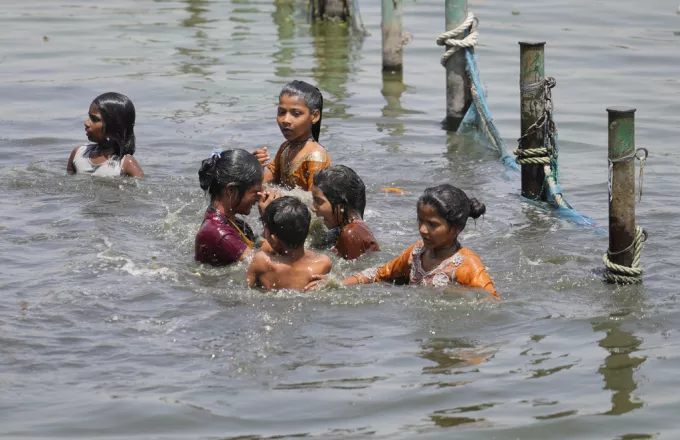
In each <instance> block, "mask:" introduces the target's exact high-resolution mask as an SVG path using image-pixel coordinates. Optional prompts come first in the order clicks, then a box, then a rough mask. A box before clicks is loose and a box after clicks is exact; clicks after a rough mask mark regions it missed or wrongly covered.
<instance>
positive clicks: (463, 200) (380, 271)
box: [343, 184, 498, 298]
mask: <svg viewBox="0 0 680 440" xmlns="http://www.w3.org/2000/svg"><path fill="white" fill-rule="evenodd" d="M485 212H486V206H484V204H483V203H481V202H479V201H478V200H477V199H474V198H473V199H470V198H468V196H467V195H466V194H465V193H464V192H463V191H462V190H460V189H459V188H456V187H454V186H451V185H448V184H444V185H439V186H435V187H432V188H427V189H426V190H425V193H424V194H423V195H422V196H421V197H420V199H419V200H418V230H419V232H420V236H421V238H422V240H420V241H418V242H416V243H415V244H414V245H412V246H411V247H409V248H408V249H406V250H405V251H404V252H403V253H402V254H401V255H399V256H398V257H397V258H395V259H394V260H392V261H391V262H389V263H387V264H385V265H384V266H381V267H378V268H374V269H368V270H365V271H363V272H360V273H357V274H354V275H352V276H351V277H349V278H346V279H345V280H344V281H343V284H345V285H350V284H368V283H373V282H378V281H403V282H406V283H409V284H417V285H423V286H446V285H449V284H454V283H458V284H462V285H465V286H470V287H480V288H482V289H484V290H486V291H487V292H488V293H489V294H491V296H492V297H493V298H498V294H497V293H496V289H495V288H494V285H493V282H492V281H491V277H489V274H488V273H487V271H486V268H485V267H484V264H483V263H482V261H481V260H480V259H479V257H478V256H477V255H476V254H475V253H474V252H472V251H471V250H470V249H467V248H464V247H462V246H461V245H460V242H459V241H458V235H459V234H460V233H461V232H462V231H463V229H464V228H465V224H466V223H467V220H468V218H469V217H472V218H475V219H476V218H479V217H480V216H481V215H482V214H484V213H485Z"/></svg>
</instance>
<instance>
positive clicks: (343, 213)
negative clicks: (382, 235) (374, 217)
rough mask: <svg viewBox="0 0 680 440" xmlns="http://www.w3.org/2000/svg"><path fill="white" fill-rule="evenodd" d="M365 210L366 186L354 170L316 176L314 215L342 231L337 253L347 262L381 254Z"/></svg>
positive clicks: (340, 169)
mask: <svg viewBox="0 0 680 440" xmlns="http://www.w3.org/2000/svg"><path fill="white" fill-rule="evenodd" d="M365 207H366V186H365V185H364V182H363V181H362V180H361V178H360V177H359V176H358V175H357V173H355V172H354V171H353V170H352V169H351V168H348V167H346V166H344V165H336V166H334V167H330V168H325V169H323V170H321V171H319V172H317V173H316V175H315V176H314V186H313V187H312V211H313V212H314V213H315V214H316V215H317V217H321V218H322V219H323V221H324V223H325V224H326V227H327V228H328V229H333V228H338V229H339V230H340V233H339V235H338V240H337V241H336V242H335V246H334V247H333V250H335V251H336V252H337V253H338V255H340V256H341V257H342V258H344V259H345V260H354V259H356V258H359V257H360V256H362V255H363V254H365V253H366V252H374V251H379V250H380V246H378V241H377V240H376V239H375V237H374V236H373V234H372V233H371V230H370V229H368V226H367V225H366V223H364V220H363V218H364V208H365Z"/></svg>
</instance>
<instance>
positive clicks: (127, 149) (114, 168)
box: [66, 92, 144, 177]
mask: <svg viewBox="0 0 680 440" xmlns="http://www.w3.org/2000/svg"><path fill="white" fill-rule="evenodd" d="M134 127H135V106H134V105H133V104H132V101H130V99H129V98H128V97H127V96H125V95H121V94H120V93H114V92H109V93H104V94H103V95H99V96H97V97H96V98H95V100H94V101H92V104H90V109H89V112H88V118H87V120H86V121H85V134H86V135H87V139H88V140H89V141H90V144H88V145H83V146H80V147H76V148H74V149H73V151H72V152H71V156H70V157H69V159H68V165H67V166H66V170H67V171H68V172H69V173H70V174H75V173H86V174H91V175H93V176H120V175H125V176H132V177H143V176H144V171H142V168H141V167H140V166H139V163H137V161H136V160H135V158H134V157H133V154H135V130H134Z"/></svg>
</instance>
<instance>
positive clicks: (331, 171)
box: [314, 165, 366, 223]
mask: <svg viewBox="0 0 680 440" xmlns="http://www.w3.org/2000/svg"><path fill="white" fill-rule="evenodd" d="M314 186H316V187H317V188H319V189H320V190H321V192H322V193H323V195H324V196H325V197H326V198H327V199H328V203H330V204H331V208H332V209H333V213H334V214H335V210H336V209H338V208H345V212H344V213H343V222H344V223H347V222H348V221H349V217H348V216H349V212H348V211H349V209H350V208H351V209H353V210H354V211H355V212H356V213H357V214H359V217H361V218H362V219H363V218H364V209H365V208H366V185H364V182H363V180H361V177H359V176H358V175H357V173H355V172H354V170H352V169H351V168H349V167H346V166H344V165H335V166H333V167H329V168H324V169H323V170H321V171H319V172H318V173H316V174H315V175H314Z"/></svg>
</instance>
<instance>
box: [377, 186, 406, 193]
mask: <svg viewBox="0 0 680 440" xmlns="http://www.w3.org/2000/svg"><path fill="white" fill-rule="evenodd" d="M380 191H385V192H388V193H395V194H406V191H404V190H403V189H399V188H392V187H387V188H380Z"/></svg>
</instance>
